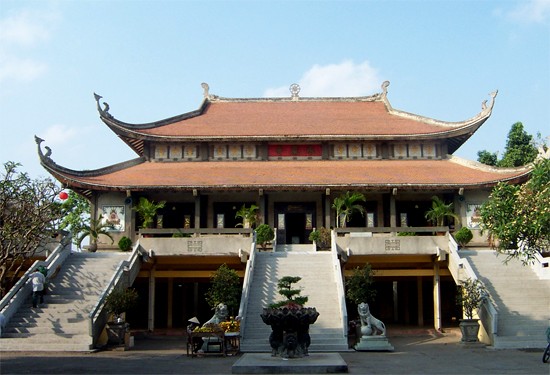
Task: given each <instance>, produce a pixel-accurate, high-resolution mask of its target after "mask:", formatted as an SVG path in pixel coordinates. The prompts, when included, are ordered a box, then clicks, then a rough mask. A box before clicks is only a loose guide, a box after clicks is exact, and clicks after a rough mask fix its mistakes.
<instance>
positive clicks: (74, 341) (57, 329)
mask: <svg viewBox="0 0 550 375" xmlns="http://www.w3.org/2000/svg"><path fill="white" fill-rule="evenodd" d="M126 258H128V254H124V253H72V254H71V255H70V256H69V257H68V258H67V260H66V261H65V262H64V263H63V266H62V267H61V269H60V271H59V273H58V274H57V275H56V276H55V277H54V278H52V279H50V280H49V285H48V293H47V295H45V296H44V304H43V305H40V306H39V307H38V308H36V309H34V308H32V303H31V298H30V297H29V299H28V302H27V303H26V304H24V305H23V306H22V307H21V308H20V309H19V311H18V312H17V313H16V314H15V315H14V316H13V317H12V319H11V320H10V321H9V323H8V325H7V326H6V327H5V329H4V330H3V331H2V338H1V339H0V351H89V350H90V349H92V347H91V346H92V337H91V336H90V335H89V324H90V320H89V318H88V314H89V312H90V311H91V310H92V308H93V307H94V305H95V304H96V303H97V300H98V297H99V295H100V294H101V293H102V292H103V290H104V288H105V287H106V286H107V284H108V283H109V281H110V279H111V277H112V276H113V274H114V273H115V271H116V268H117V266H118V264H119V263H120V261H122V260H125V259H126Z"/></svg>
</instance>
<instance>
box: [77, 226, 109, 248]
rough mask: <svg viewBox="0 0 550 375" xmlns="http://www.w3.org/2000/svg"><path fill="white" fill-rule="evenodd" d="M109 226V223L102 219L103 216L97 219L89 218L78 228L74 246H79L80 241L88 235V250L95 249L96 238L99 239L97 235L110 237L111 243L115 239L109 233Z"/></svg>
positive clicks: (80, 244)
mask: <svg viewBox="0 0 550 375" xmlns="http://www.w3.org/2000/svg"><path fill="white" fill-rule="evenodd" d="M110 228H111V225H110V224H109V223H107V222H104V221H103V218H99V219H97V220H96V219H90V221H89V222H88V223H85V224H84V226H82V228H80V234H79V236H78V238H77V239H76V242H75V244H76V246H78V247H79V248H80V247H81V246H82V241H84V239H85V238H86V237H90V250H91V251H95V249H97V240H98V239H99V236H101V235H104V236H107V237H109V238H110V239H111V244H112V243H113V242H114V241H115V240H114V239H113V236H112V235H111V233H109V231H108V230H109V229H110Z"/></svg>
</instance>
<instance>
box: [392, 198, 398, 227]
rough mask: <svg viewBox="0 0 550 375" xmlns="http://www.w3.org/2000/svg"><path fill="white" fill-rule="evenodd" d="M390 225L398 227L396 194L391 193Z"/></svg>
mask: <svg viewBox="0 0 550 375" xmlns="http://www.w3.org/2000/svg"><path fill="white" fill-rule="evenodd" d="M390 227H392V228H395V227H397V209H396V208H395V195H394V194H391V195H390Z"/></svg>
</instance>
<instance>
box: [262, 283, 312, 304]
mask: <svg viewBox="0 0 550 375" xmlns="http://www.w3.org/2000/svg"><path fill="white" fill-rule="evenodd" d="M300 280H302V278H301V277H300V276H284V277H282V278H281V279H279V282H278V283H277V288H278V292H279V294H280V295H281V296H283V297H285V298H286V300H284V301H279V302H276V303H273V304H271V305H270V306H269V307H271V308H278V307H282V306H288V307H302V306H303V305H305V303H306V302H307V300H308V297H307V296H300V293H301V292H302V291H301V290H300V289H292V284H296V283H297V282H298V281H300Z"/></svg>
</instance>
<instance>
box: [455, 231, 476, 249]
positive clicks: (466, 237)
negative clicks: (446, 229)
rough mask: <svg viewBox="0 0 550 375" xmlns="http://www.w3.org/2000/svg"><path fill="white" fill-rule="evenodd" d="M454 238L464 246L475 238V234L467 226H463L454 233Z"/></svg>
mask: <svg viewBox="0 0 550 375" xmlns="http://www.w3.org/2000/svg"><path fill="white" fill-rule="evenodd" d="M454 238H455V240H456V242H457V243H458V244H459V245H460V246H462V247H464V246H466V245H467V244H468V243H469V242H470V241H471V240H472V238H474V234H473V233H472V231H471V230H470V229H468V228H467V227H462V228H460V229H459V230H458V231H457V232H456V233H455V234H454Z"/></svg>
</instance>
